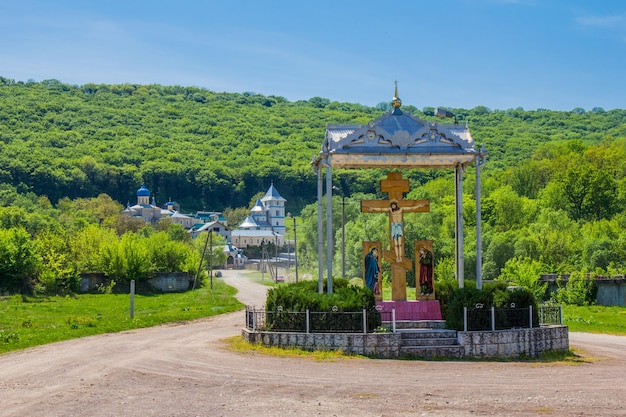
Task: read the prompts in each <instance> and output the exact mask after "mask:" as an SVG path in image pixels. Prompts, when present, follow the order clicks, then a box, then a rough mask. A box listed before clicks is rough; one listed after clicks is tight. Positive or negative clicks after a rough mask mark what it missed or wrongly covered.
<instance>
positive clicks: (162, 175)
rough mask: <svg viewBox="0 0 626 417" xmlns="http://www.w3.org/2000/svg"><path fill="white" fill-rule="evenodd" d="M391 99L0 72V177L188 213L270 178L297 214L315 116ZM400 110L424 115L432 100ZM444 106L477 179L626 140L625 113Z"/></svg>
mask: <svg viewBox="0 0 626 417" xmlns="http://www.w3.org/2000/svg"><path fill="white" fill-rule="evenodd" d="M390 96H391V94H390ZM390 98H391V97H380V101H381V103H382V104H381V105H379V106H377V107H366V106H362V105H359V104H350V103H338V102H331V101H330V100H328V99H325V98H319V97H314V98H311V99H310V100H308V101H297V102H289V101H287V100H286V99H284V98H282V97H276V96H263V95H259V94H254V93H243V94H237V93H217V92H213V91H209V90H206V89H201V88H195V87H181V86H161V85H129V84H124V85H95V84H86V85H82V86H72V85H66V84H63V83H60V82H58V81H56V80H46V81H42V82H38V83H36V82H27V83H22V82H15V81H13V80H10V79H6V78H2V77H0V183H2V184H3V185H2V187H6V186H7V184H8V185H10V186H13V187H15V188H16V189H17V191H18V192H19V193H26V192H32V193H35V194H36V195H45V196H48V198H49V199H50V201H51V202H52V203H53V204H55V203H56V202H57V201H58V200H59V199H61V198H62V197H69V198H70V199H75V198H78V197H95V196H97V195H99V194H101V193H106V194H108V195H110V196H111V197H112V198H113V199H115V200H117V201H119V202H120V203H122V204H125V203H126V202H128V201H130V202H131V203H134V202H135V200H136V197H135V192H136V190H137V189H138V188H139V186H140V185H141V184H142V183H145V184H146V186H147V187H148V188H149V189H150V190H151V191H152V192H153V195H154V196H155V197H156V199H157V203H159V204H163V203H164V202H165V201H167V200H168V199H170V198H171V199H172V200H175V201H177V202H178V203H180V204H181V206H182V208H183V210H184V211H187V212H191V211H193V210H198V209H207V210H223V209H224V208H226V207H232V208H236V207H244V206H247V205H248V203H249V201H250V198H251V197H252V196H253V195H255V194H257V193H258V192H260V191H265V190H267V188H268V187H269V185H270V183H272V182H273V183H274V184H275V186H276V187H277V189H278V190H279V192H280V193H281V195H282V196H283V197H285V198H286V199H287V200H288V208H289V206H290V207H291V209H292V210H294V211H296V212H297V211H299V209H300V208H301V207H303V206H304V205H305V204H308V203H310V202H312V201H314V200H315V198H316V186H315V174H314V172H313V171H312V169H311V167H310V161H311V159H312V157H313V156H314V155H316V154H317V153H318V152H319V150H320V147H321V143H322V140H323V138H324V133H325V126H326V124H327V123H358V124H364V123H367V122H368V121H370V120H373V119H375V118H376V117H378V116H380V115H381V114H383V113H384V111H386V110H387V109H388V107H387V105H386V104H385V103H384V102H385V101H390ZM388 99H389V100H388ZM406 101H407V100H406V99H405V102H406ZM429 104H433V105H436V104H437V103H429ZM402 109H403V110H404V111H405V112H409V113H411V114H413V115H415V116H417V117H419V118H422V119H425V120H435V118H434V116H433V107H423V108H422V110H419V109H418V108H416V107H414V106H411V105H405V106H403V107H402ZM450 110H451V111H452V112H454V113H455V114H456V115H457V117H458V119H459V121H460V122H461V123H466V122H467V123H469V126H470V130H471V132H472V135H473V137H474V139H475V141H476V142H477V144H478V146H481V145H484V146H485V148H486V149H487V151H488V153H489V164H488V166H487V167H488V169H485V175H487V176H488V175H494V174H498V173H501V172H504V171H505V170H507V169H509V168H514V167H515V166H517V165H518V164H519V163H520V162H521V161H524V160H527V159H529V158H531V157H532V156H533V154H535V153H536V151H537V149H539V150H541V149H543V150H544V151H546V150H548V149H550V147H551V146H552V145H553V144H554V143H557V142H563V141H570V140H575V141H579V142H580V143H581V144H593V143H601V142H607V141H608V142H612V141H613V140H614V139H617V138H623V137H625V136H626V110H611V111H604V110H603V109H600V108H596V109H593V110H590V111H586V110H583V109H573V110H572V111H570V112H556V111H549V110H536V111H524V110H523V109H515V110H513V109H511V110H506V111H495V110H490V109H488V108H486V107H476V108H474V109H469V110H465V109H454V108H452V109H450ZM438 121H440V120H438ZM346 175H347V177H346V179H345V181H346V184H347V187H348V188H349V191H350V192H375V191H376V186H377V181H373V180H372V179H378V178H379V176H378V175H377V174H376V173H372V172H369V171H355V172H350V173H348V174H346ZM432 175H436V174H432ZM498 175H499V174H498ZM0 203H2V204H3V205H4V202H0Z"/></svg>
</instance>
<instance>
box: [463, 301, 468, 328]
mask: <svg viewBox="0 0 626 417" xmlns="http://www.w3.org/2000/svg"><path fill="white" fill-rule="evenodd" d="M463 331H464V332H466V331H467V307H465V306H463Z"/></svg>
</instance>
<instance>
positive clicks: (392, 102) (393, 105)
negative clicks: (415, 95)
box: [391, 81, 402, 109]
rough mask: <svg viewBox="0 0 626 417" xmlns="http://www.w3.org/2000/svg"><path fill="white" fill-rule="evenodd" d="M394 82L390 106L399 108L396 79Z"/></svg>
mask: <svg viewBox="0 0 626 417" xmlns="http://www.w3.org/2000/svg"><path fill="white" fill-rule="evenodd" d="M394 84H395V85H396V89H395V91H394V93H393V99H392V100H391V107H393V108H394V109H399V108H400V106H402V100H400V97H398V81H394Z"/></svg>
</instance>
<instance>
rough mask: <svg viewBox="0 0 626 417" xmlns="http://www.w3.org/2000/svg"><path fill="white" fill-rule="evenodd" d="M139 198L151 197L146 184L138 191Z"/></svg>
mask: <svg viewBox="0 0 626 417" xmlns="http://www.w3.org/2000/svg"><path fill="white" fill-rule="evenodd" d="M137 197H150V191H149V190H148V189H147V188H146V186H145V185H144V184H141V187H139V189H138V190H137Z"/></svg>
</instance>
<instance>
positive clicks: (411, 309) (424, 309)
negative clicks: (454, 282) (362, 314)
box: [376, 300, 441, 320]
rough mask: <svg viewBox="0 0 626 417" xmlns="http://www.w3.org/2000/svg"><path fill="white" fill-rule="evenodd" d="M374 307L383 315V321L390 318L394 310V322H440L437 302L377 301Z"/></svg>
mask: <svg viewBox="0 0 626 417" xmlns="http://www.w3.org/2000/svg"><path fill="white" fill-rule="evenodd" d="M376 307H377V308H378V309H379V311H380V312H381V313H383V312H385V313H390V314H384V315H383V320H386V319H387V318H388V317H389V318H391V310H393V308H394V307H395V309H396V320H441V308H440V307H439V300H428V301H377V302H376Z"/></svg>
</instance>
